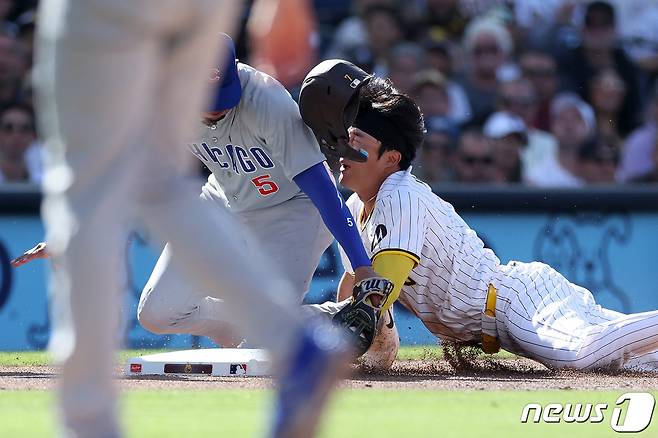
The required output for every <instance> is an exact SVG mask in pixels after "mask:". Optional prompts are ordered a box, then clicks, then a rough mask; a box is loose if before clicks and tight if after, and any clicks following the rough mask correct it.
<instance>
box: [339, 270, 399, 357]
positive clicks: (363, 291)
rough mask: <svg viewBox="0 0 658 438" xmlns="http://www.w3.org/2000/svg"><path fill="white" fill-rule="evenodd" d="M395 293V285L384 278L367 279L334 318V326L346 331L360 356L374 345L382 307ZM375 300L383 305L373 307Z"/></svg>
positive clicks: (354, 291) (359, 283) (357, 286)
mask: <svg viewBox="0 0 658 438" xmlns="http://www.w3.org/2000/svg"><path fill="white" fill-rule="evenodd" d="M392 291H393V283H391V282H390V281H388V280H387V279H385V278H382V277H377V276H375V277H371V278H366V279H364V280H362V281H360V282H357V283H356V284H355V285H354V290H353V292H352V294H353V295H352V298H351V299H350V300H349V303H348V304H347V305H346V306H345V307H343V308H342V309H341V310H340V311H339V312H338V313H337V314H336V315H334V317H333V322H334V324H336V325H338V326H340V327H343V328H344V329H346V331H347V333H348V334H349V335H350V336H351V337H352V339H353V342H354V346H355V349H356V351H357V353H358V355H359V356H361V355H362V354H364V353H365V352H366V351H368V349H369V348H370V345H372V342H373V340H374V338H375V336H376V335H377V325H378V322H379V318H380V316H381V305H383V304H384V302H386V297H388V295H389V294H390V293H391V292H392ZM374 298H377V302H378V303H381V304H377V305H373V301H374Z"/></svg>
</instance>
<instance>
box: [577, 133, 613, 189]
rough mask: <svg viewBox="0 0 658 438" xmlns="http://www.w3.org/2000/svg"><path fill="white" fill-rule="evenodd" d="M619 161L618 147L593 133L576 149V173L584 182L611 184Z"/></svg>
mask: <svg viewBox="0 0 658 438" xmlns="http://www.w3.org/2000/svg"><path fill="white" fill-rule="evenodd" d="M618 162H619V147H618V146H617V145H616V144H613V143H611V142H610V141H609V139H606V138H604V137H601V136H598V135H594V136H592V137H590V138H589V139H587V140H586V141H585V143H584V144H583V146H582V147H581V148H580V149H579V151H578V174H579V176H580V178H581V179H582V180H583V182H584V183H585V184H612V183H614V182H615V170H616V169H617V163H618Z"/></svg>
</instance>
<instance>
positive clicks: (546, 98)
mask: <svg viewBox="0 0 658 438" xmlns="http://www.w3.org/2000/svg"><path fill="white" fill-rule="evenodd" d="M519 66H520V67H521V73H522V75H523V77H524V78H527V79H528V80H529V81H530V82H532V85H533V87H534V89H535V93H536V99H537V110H536V111H535V115H534V120H532V121H530V120H528V126H532V127H534V128H536V129H540V130H542V131H549V130H550V129H551V123H550V116H549V109H550V106H551V102H552V100H553V98H554V97H555V93H557V90H558V76H557V64H556V62H555V58H553V56H552V55H550V54H549V53H547V52H542V51H540V50H536V49H529V50H526V51H524V52H523V53H521V56H520V58H519Z"/></svg>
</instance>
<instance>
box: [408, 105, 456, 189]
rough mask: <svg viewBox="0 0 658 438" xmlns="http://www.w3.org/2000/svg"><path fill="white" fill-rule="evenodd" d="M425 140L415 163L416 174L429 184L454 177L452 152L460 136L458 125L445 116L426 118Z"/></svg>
mask: <svg viewBox="0 0 658 438" xmlns="http://www.w3.org/2000/svg"><path fill="white" fill-rule="evenodd" d="M425 129H427V134H426V135H425V141H424V142H423V148H422V150H421V153H420V155H419V157H418V158H417V160H416V163H415V164H414V167H413V170H414V175H416V176H418V177H419V178H420V179H422V180H423V181H425V182H426V183H428V184H436V183H441V182H446V181H450V180H452V179H453V169H452V165H451V159H452V154H453V152H454V150H455V143H456V141H457V137H458V129H457V126H456V125H455V124H454V123H453V122H452V121H451V120H450V119H447V118H445V117H428V118H426V119H425Z"/></svg>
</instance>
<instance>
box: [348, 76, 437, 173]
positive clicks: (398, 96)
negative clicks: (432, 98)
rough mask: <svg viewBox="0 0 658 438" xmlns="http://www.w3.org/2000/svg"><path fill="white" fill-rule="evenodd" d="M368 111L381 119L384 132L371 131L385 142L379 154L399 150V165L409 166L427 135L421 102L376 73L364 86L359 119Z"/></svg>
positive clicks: (366, 114)
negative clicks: (415, 100)
mask: <svg viewBox="0 0 658 438" xmlns="http://www.w3.org/2000/svg"><path fill="white" fill-rule="evenodd" d="M369 115H372V116H373V117H376V118H377V119H378V121H379V123H378V126H379V128H380V130H379V133H381V134H380V135H377V133H375V135H373V133H370V132H369V134H371V135H373V136H374V137H375V138H377V140H379V141H381V142H382V146H381V148H380V149H379V157H381V156H382V155H383V154H384V152H386V151H390V150H396V151H398V152H400V154H401V155H402V159H401V160H400V169H402V170H405V169H408V168H409V166H410V165H411V162H412V161H413V160H414V158H415V157H416V151H417V150H418V148H419V147H420V146H421V145H422V144H423V139H424V137H425V123H424V122H423V114H422V113H421V112H420V108H418V105H416V103H415V102H414V101H413V99H411V98H410V97H409V96H407V95H406V94H403V93H400V92H399V91H398V90H397V89H395V87H393V84H392V83H391V81H390V80H389V79H383V78H379V77H374V78H372V79H371V80H370V82H368V83H367V84H366V85H365V86H364V87H363V88H362V89H361V101H360V103H359V113H358V115H357V122H358V121H359V119H360V118H362V117H368V116H369ZM355 126H358V123H357V124H355Z"/></svg>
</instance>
